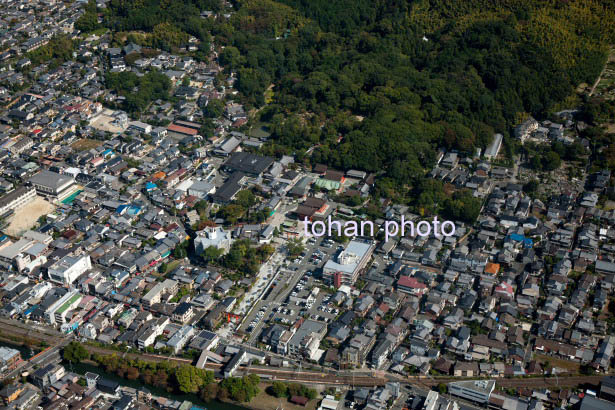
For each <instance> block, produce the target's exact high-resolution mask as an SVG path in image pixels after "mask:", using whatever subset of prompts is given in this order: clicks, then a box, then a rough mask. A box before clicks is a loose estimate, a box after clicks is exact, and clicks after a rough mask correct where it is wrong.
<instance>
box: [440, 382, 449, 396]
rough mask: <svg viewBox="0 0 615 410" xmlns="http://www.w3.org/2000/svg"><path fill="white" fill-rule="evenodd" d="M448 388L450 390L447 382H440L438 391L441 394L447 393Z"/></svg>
mask: <svg viewBox="0 0 615 410" xmlns="http://www.w3.org/2000/svg"><path fill="white" fill-rule="evenodd" d="M447 390H448V389H447V387H446V384H444V383H438V393H440V394H446V392H447Z"/></svg>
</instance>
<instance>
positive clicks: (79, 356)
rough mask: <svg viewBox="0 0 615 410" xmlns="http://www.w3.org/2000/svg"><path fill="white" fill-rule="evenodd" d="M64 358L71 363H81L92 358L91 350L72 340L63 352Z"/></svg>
mask: <svg viewBox="0 0 615 410" xmlns="http://www.w3.org/2000/svg"><path fill="white" fill-rule="evenodd" d="M62 358H63V359H64V360H66V361H68V362H71V363H79V362H82V361H84V360H87V359H89V358H90V352H88V351H87V350H86V348H85V347H83V345H82V344H81V343H79V342H70V343H69V344H68V346H66V347H65V348H64V350H63V352H62Z"/></svg>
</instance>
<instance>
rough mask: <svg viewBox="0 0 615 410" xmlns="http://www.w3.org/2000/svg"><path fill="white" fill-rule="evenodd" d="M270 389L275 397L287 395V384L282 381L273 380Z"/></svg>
mask: <svg viewBox="0 0 615 410" xmlns="http://www.w3.org/2000/svg"><path fill="white" fill-rule="evenodd" d="M271 391H272V392H273V395H274V396H275V397H286V396H287V395H288V386H287V385H286V383H284V382H279V381H275V382H273V384H272V385H271Z"/></svg>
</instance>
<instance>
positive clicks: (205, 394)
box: [199, 383, 218, 403]
mask: <svg viewBox="0 0 615 410" xmlns="http://www.w3.org/2000/svg"><path fill="white" fill-rule="evenodd" d="M199 396H200V397H201V399H202V400H203V401H204V402H205V403H209V402H210V401H212V400H213V399H215V398H216V397H217V396H218V385H217V384H215V383H209V384H207V385H206V386H205V387H203V388H202V389H201V393H200V394H199Z"/></svg>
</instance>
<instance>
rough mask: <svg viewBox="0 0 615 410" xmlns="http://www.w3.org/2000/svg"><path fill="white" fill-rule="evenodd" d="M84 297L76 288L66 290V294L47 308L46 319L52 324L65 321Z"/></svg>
mask: <svg viewBox="0 0 615 410" xmlns="http://www.w3.org/2000/svg"><path fill="white" fill-rule="evenodd" d="M82 297H83V296H82V295H81V294H80V293H79V292H77V291H76V290H72V291H70V292H66V294H65V295H64V296H62V297H61V298H60V299H58V300H57V301H55V302H54V303H53V304H52V305H51V306H49V307H48V308H47V310H46V311H45V319H47V322H49V323H50V324H52V325H54V324H56V323H59V324H63V323H65V321H66V315H67V314H68V312H69V311H71V310H72V309H74V308H75V307H76V306H77V305H78V304H79V302H80V301H81V298H82Z"/></svg>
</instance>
